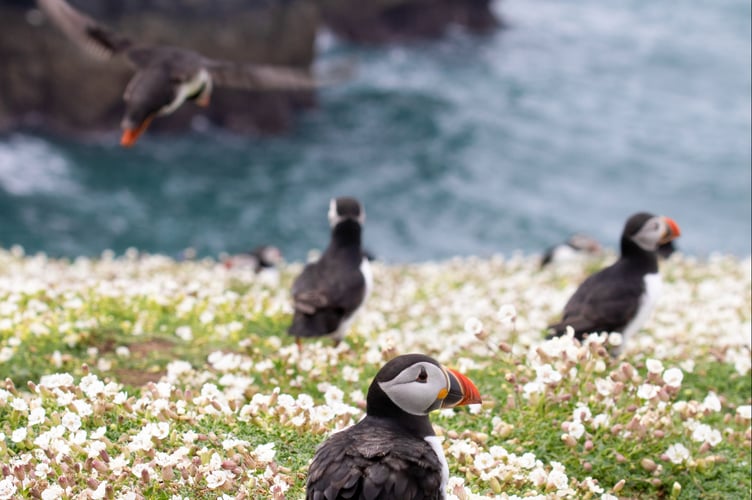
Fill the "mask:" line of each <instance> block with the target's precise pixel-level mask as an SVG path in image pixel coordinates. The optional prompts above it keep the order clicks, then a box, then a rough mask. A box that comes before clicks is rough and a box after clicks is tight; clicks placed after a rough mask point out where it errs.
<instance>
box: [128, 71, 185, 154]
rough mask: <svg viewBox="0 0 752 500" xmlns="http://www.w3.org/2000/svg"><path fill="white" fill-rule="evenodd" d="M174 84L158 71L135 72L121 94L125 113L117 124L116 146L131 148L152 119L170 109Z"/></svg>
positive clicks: (166, 74) (167, 75)
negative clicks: (120, 133)
mask: <svg viewBox="0 0 752 500" xmlns="http://www.w3.org/2000/svg"><path fill="white" fill-rule="evenodd" d="M177 97H178V96H177V83H176V82H175V81H173V80H172V79H171V78H170V76H169V74H168V73H167V72H166V71H164V70H163V69H162V68H145V69H142V70H140V71H137V72H136V74H134V75H133V78H131V81H130V82H128V86H127V87H126V88H125V92H124V93H123V100H124V101H125V113H124V115H123V120H122V121H121V122H120V128H122V129H123V135H122V137H121V138H120V145H121V146H126V147H130V146H133V145H134V144H135V143H136V141H137V140H138V138H139V137H140V136H141V134H143V133H144V131H145V130H146V129H147V128H148V127H149V124H150V123H151V121H152V120H153V119H154V117H155V116H158V115H161V114H165V112H166V110H168V109H170V108H171V107H174V103H175V101H176V99H177Z"/></svg>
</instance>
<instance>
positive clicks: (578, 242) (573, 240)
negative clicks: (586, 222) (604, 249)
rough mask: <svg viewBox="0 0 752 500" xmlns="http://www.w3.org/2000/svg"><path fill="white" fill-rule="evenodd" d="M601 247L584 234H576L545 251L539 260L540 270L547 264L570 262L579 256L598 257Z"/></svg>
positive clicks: (593, 239)
mask: <svg viewBox="0 0 752 500" xmlns="http://www.w3.org/2000/svg"><path fill="white" fill-rule="evenodd" d="M600 252H601V245H600V243H598V241H597V240H596V239H595V238H592V237H590V236H588V235H586V234H581V233H576V234H573V235H571V236H570V237H569V238H567V241H565V242H564V243H560V244H558V245H554V246H552V247H549V248H548V249H546V251H545V252H544V253H543V258H542V259H541V265H540V267H541V269H542V268H544V267H546V266H547V265H548V264H551V263H555V262H561V261H565V260H570V259H572V258H575V257H576V256H579V255H598V254H599V253H600Z"/></svg>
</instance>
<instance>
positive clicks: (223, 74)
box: [204, 58, 352, 91]
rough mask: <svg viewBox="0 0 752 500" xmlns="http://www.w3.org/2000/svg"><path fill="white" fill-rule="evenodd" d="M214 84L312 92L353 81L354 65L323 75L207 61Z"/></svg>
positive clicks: (263, 66) (271, 66)
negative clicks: (351, 79) (349, 80)
mask: <svg viewBox="0 0 752 500" xmlns="http://www.w3.org/2000/svg"><path fill="white" fill-rule="evenodd" d="M204 62H205V65H206V68H207V69H208V70H209V72H210V73H211V76H212V81H213V82H214V83H215V84H217V85H219V86H223V87H231V88H238V89H244V90H292V91H294V90H312V89H316V88H319V87H324V86H327V85H334V84H336V83H340V82H343V81H345V80H347V79H348V78H350V76H351V74H352V65H345V64H342V65H338V66H335V67H333V68H331V69H330V70H329V71H327V72H325V73H324V74H323V75H318V76H313V75H312V74H311V73H310V72H309V71H307V70H304V69H301V68H297V67H294V66H282V65H279V66H276V65H268V64H249V63H245V64H242V63H235V62H229V61H217V60H213V59H207V58H205V59H204Z"/></svg>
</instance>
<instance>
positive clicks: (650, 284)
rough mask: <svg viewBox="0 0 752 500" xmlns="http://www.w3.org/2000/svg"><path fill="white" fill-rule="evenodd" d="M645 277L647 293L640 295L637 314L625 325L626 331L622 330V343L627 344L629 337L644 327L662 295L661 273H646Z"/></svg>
mask: <svg viewBox="0 0 752 500" xmlns="http://www.w3.org/2000/svg"><path fill="white" fill-rule="evenodd" d="M644 279H645V293H644V294H643V295H642V297H640V305H639V306H637V314H635V317H634V318H632V321H630V322H629V323H628V324H627V326H626V327H624V331H623V332H621V333H622V336H623V339H622V345H624V344H626V342H627V339H628V338H629V337H631V336H632V335H633V334H634V333H636V332H638V331H639V330H640V328H642V325H644V324H645V322H646V321H647V320H648V318H649V317H650V314H651V313H652V312H653V309H655V305H656V303H657V302H658V299H659V298H660V296H661V291H662V289H663V280H662V279H661V275H660V274H658V273H653V274H646V275H645V278H644Z"/></svg>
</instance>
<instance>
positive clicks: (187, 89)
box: [37, 0, 341, 146]
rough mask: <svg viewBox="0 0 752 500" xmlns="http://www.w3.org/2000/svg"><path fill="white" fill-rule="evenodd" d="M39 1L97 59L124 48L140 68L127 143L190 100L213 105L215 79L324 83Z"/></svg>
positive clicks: (280, 85)
mask: <svg viewBox="0 0 752 500" xmlns="http://www.w3.org/2000/svg"><path fill="white" fill-rule="evenodd" d="M37 3H38V4H39V7H40V8H41V9H42V11H43V12H44V13H45V14H46V15H47V17H48V18H49V19H50V20H51V21H52V22H53V23H54V24H55V25H57V27H58V28H59V29H60V31H62V32H63V33H64V34H65V35H66V36H68V37H69V38H70V39H71V40H73V41H74V42H75V43H76V44H78V45H79V46H81V47H82V48H83V49H85V50H86V51H87V52H89V53H90V54H91V55H93V56H94V57H96V58H97V59H100V60H109V59H112V58H113V57H114V56H117V55H120V54H123V55H124V56H125V57H126V58H127V60H128V61H129V62H130V64H131V65H132V66H133V67H134V69H135V74H134V75H133V77H132V78H131V80H130V82H128V85H127V87H126V88H125V93H124V94H123V100H124V101H125V115H124V116H123V120H122V122H121V127H122V128H123V130H124V131H123V135H122V137H121V139H120V144H121V145H123V146H132V145H133V144H135V143H136V140H137V139H138V137H139V136H140V135H141V134H142V133H143V132H144V131H145V130H146V128H147V127H148V126H149V123H150V122H151V121H152V119H154V117H156V116H160V115H167V114H170V113H172V112H174V111H175V110H176V109H178V108H179V107H180V106H181V105H182V104H183V103H184V102H185V101H186V100H195V101H196V103H197V104H198V105H199V106H208V105H209V100H210V97H211V92H212V87H213V86H214V85H217V86H224V87H232V88H238V89H245V90H310V89H314V88H316V87H319V86H321V85H323V84H325V82H323V81H321V82H320V81H317V80H316V79H314V78H312V77H311V76H310V75H309V74H308V73H307V72H305V71H303V70H300V69H296V68H293V67H289V66H271V65H261V64H250V63H246V64H240V63H235V62H230V61H220V60H215V59H210V58H207V57H204V56H203V55H201V54H199V53H198V52H194V51H192V50H188V49H184V48H180V47H170V46H166V45H141V44H138V43H136V42H134V41H133V40H132V39H131V38H129V37H126V36H123V35H121V34H119V33H116V32H114V31H112V30H111V29H109V28H108V27H106V26H104V25H102V24H100V23H98V22H97V21H95V20H94V19H92V18H90V17H88V16H86V15H85V14H83V13H81V12H79V11H78V10H76V9H74V8H73V7H72V6H70V5H69V4H68V3H66V2H65V0H37ZM336 79H337V78H335V80H336ZM340 79H341V78H340ZM330 83H331V82H330Z"/></svg>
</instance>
